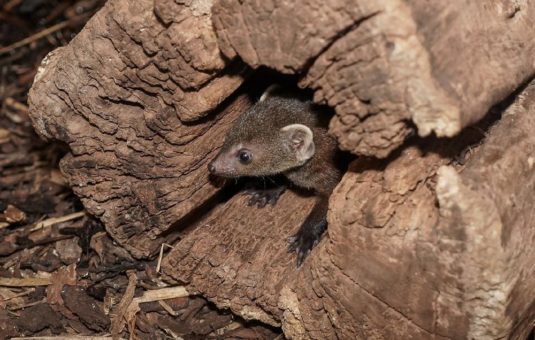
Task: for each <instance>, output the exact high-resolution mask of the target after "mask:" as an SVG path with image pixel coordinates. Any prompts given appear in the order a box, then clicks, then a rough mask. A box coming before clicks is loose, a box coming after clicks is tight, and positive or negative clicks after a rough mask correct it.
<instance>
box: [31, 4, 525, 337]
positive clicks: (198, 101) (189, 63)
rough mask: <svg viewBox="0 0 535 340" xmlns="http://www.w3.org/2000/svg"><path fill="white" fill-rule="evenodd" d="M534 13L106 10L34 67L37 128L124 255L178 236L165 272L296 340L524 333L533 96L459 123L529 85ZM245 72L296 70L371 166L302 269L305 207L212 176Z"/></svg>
mask: <svg viewBox="0 0 535 340" xmlns="http://www.w3.org/2000/svg"><path fill="white" fill-rule="evenodd" d="M534 17H535V6H531V5H530V4H529V3H528V2H518V1H515V2H508V1H490V2H477V3H474V4H472V3H471V4H466V3H464V2H461V1H452V2H444V3H442V2H441V3H438V2H437V3H430V2H424V1H416V0H415V1H401V0H389V1H382V2H378V3H377V2H369V1H367V2H365V1H357V2H345V1H342V0H337V1H328V2H314V1H312V0H309V1H303V0H299V1H292V2H290V1H288V2H286V1H272V2H266V1H257V2H252V1H235V0H221V1H217V2H214V4H213V5H212V3H211V2H210V1H201V0H190V1H178V0H175V1H172V0H161V1H157V2H154V3H153V1H151V0H136V1H134V0H110V1H108V3H107V4H106V6H105V7H104V8H103V9H102V10H101V11H100V12H99V13H98V14H97V15H96V16H95V17H94V18H93V19H92V20H91V21H90V22H89V23H88V25H87V26H86V28H85V29H84V30H83V31H82V32H81V33H80V34H79V35H78V36H77V37H76V38H75V39H74V40H73V41H72V42H71V43H70V44H69V45H68V46H66V47H63V48H61V49H58V50H56V51H55V52H54V53H53V54H51V55H49V57H48V58H47V60H45V61H44V62H43V65H42V67H41V69H40V71H39V73H38V75H37V76H36V81H35V84H34V86H33V88H32V90H31V93H30V109H31V116H32V120H33V123H34V126H35V128H36V130H37V131H38V132H39V133H40V134H41V135H42V136H44V137H46V138H49V139H53V140H60V141H62V142H64V143H66V144H67V145H68V146H69V148H70V153H69V154H68V155H67V156H66V157H65V158H64V159H63V160H62V162H61V169H62V171H63V172H64V174H65V176H66V178H67V179H68V181H69V183H70V185H71V186H72V188H73V190H74V192H75V193H76V194H77V195H78V196H80V197H81V199H82V202H83V203H84V205H85V207H86V208H87V210H88V211H89V212H91V213H92V214H94V215H96V216H98V217H99V218H100V219H101V220H102V221H103V222H104V224H105V225H106V229H107V231H108V232H109V233H110V235H111V236H112V237H113V238H114V239H115V240H116V241H117V242H118V243H119V244H121V245H122V246H124V247H125V248H126V249H128V250H129V251H130V252H131V253H132V254H133V255H134V256H136V257H138V258H146V257H150V256H151V255H153V254H154V253H155V252H156V251H157V250H158V249H159V248H160V245H161V244H162V243H163V242H170V243H173V246H174V249H173V250H172V251H171V252H170V253H169V254H168V255H167V256H166V257H165V259H164V261H163V271H164V273H165V274H166V275H168V276H169V278H172V279H174V280H177V281H180V282H181V283H184V284H186V285H187V287H188V290H190V291H197V292H199V293H201V294H203V295H204V296H206V297H207V298H209V299H210V300H211V301H213V302H214V303H215V304H216V305H217V306H219V307H222V308H229V309H231V310H232V311H233V312H234V313H236V314H238V315H241V316H242V317H244V318H246V319H251V320H259V321H261V322H264V323H266V324H270V325H272V326H275V327H282V329H283V330H284V332H285V335H286V336H287V337H289V338H294V339H302V338H313V339H335V338H341V339H353V338H357V339H381V338H415V339H429V338H437V339H440V338H451V339H461V338H467V339H468V338H476V339H480V338H503V337H510V338H516V339H522V338H523V337H525V336H526V335H527V333H528V332H529V330H530V328H531V327H533V325H534V322H535V321H534V320H535V303H533V301H534V300H535V291H534V287H535V265H534V263H535V250H534V249H533V247H532V243H533V242H534V241H535V227H534V226H533V225H532V224H531V223H530V221H531V220H532V219H533V218H535V208H533V207H534V205H533V192H534V189H535V188H534V187H535V175H534V171H533V167H534V164H535V137H534V134H533V133H532V131H533V130H534V129H535V118H534V117H535V84H532V85H529V86H527V87H526V88H525V89H524V90H523V91H522V93H521V94H520V95H519V96H518V99H517V100H516V102H515V103H514V104H513V105H512V106H511V107H510V108H508V109H507V110H506V111H505V113H504V114H503V117H501V119H500V120H499V121H498V123H497V124H496V125H495V126H493V127H492V128H490V129H489V124H491V122H492V121H493V120H497V119H498V117H497V116H498V115H497V114H489V115H487V116H486V117H485V119H484V120H483V121H481V122H480V123H478V125H477V126H476V127H467V126H468V125H469V124H472V123H474V122H476V121H479V120H480V119H481V118H482V117H484V116H485V113H487V112H488V110H489V108H490V107H491V106H492V105H494V104H495V103H497V102H498V101H500V100H501V99H503V98H504V97H505V96H507V95H509V94H510V93H511V92H513V90H514V89H515V88H517V87H518V86H519V85H520V84H522V83H523V82H525V81H526V80H527V79H528V78H529V77H530V76H531V75H532V74H533V69H534V67H535V64H534V63H533V61H532V56H533V55H534V53H533V52H535V47H534V46H535V39H533V38H534V37H535V34H534V33H535V31H534V30H535V28H534V25H533V22H532V20H533V19H532V18H534ZM260 66H268V67H271V68H274V69H275V70H277V71H279V72H281V73H286V74H296V75H297V78H298V83H299V85H300V86H302V87H306V88H310V89H313V90H314V99H315V100H316V101H318V102H322V103H327V104H328V105H330V106H332V107H333V108H334V109H335V111H336V115H335V116H334V118H333V119H332V121H331V126H330V130H331V132H332V133H333V135H334V136H336V138H337V139H338V141H339V142H340V145H341V147H342V148H344V149H346V150H349V151H351V152H353V153H356V154H359V155H368V156H376V158H372V157H361V158H358V159H356V160H354V161H353V162H352V163H351V166H350V168H349V170H348V171H347V173H346V174H345V176H344V178H343V179H342V181H341V183H340V184H339V185H338V187H337V188H336V190H335V192H334V193H333V195H332V196H331V198H330V203H329V209H330V210H329V215H328V220H329V227H328V232H327V235H326V236H325V237H324V238H323V239H322V241H321V242H320V244H319V245H318V246H317V247H316V248H315V249H314V250H313V252H312V253H311V255H310V256H309V257H308V258H307V260H306V262H305V264H304V265H303V266H302V267H301V268H300V269H297V268H296V267H295V256H294V255H293V254H289V253H288V252H287V242H286V239H287V237H288V236H290V235H292V234H293V233H294V232H295V231H296V230H297V229H298V228H299V226H300V224H301V223H302V222H303V221H304V219H305V218H306V216H307V214H308V213H309V212H310V210H311V209H312V205H313V199H312V198H311V197H306V196H301V195H299V194H297V193H294V192H291V191H290V192H286V193H285V194H284V195H283V196H282V197H281V199H280V201H279V202H278V204H277V205H276V206H274V207H271V206H268V207H266V208H264V209H257V208H255V207H247V205H246V198H245V197H244V196H243V195H240V194H236V195H234V196H233V197H231V198H230V199H228V200H226V201H225V199H224V197H223V196H224V195H218V193H220V188H221V186H220V185H219V184H217V182H215V181H214V180H213V179H212V178H210V176H209V175H208V171H207V167H206V164H207V162H208V161H210V160H211V159H212V158H213V157H214V156H215V153H216V152H217V150H218V148H219V147H220V146H221V144H222V142H223V139H224V136H225V133H226V131H227V130H228V129H229V127H230V126H231V124H232V122H233V121H234V119H235V118H236V117H237V116H239V115H240V114H241V113H242V112H244V111H245V110H246V109H247V108H249V107H250V105H252V103H251V99H250V96H249V95H248V93H249V92H250V91H249V90H250V87H251V86H253V85H255V84H254V81H251V80H250V79H249V78H248V77H249V76H250V75H251V74H253V73H254V71H253V69H255V68H258V67H260ZM245 81H249V82H248V83H245V85H244V86H242V87H241V88H240V86H241V85H242V84H244V82H245ZM256 85H257V84H256ZM265 85H267V84H265ZM463 128H464V129H463ZM416 130H417V132H418V133H419V134H420V135H421V136H427V135H429V134H430V133H431V132H435V133H436V134H438V135H440V136H453V135H456V136H455V137H454V138H448V139H436V138H434V137H425V138H424V137H419V138H413V139H411V140H410V141H406V139H407V137H408V136H410V135H412V134H413V132H415V131H416ZM403 143H404V144H403ZM402 144H403V145H402ZM400 145H402V146H401V147H400ZM177 238H180V240H179V241H177Z"/></svg>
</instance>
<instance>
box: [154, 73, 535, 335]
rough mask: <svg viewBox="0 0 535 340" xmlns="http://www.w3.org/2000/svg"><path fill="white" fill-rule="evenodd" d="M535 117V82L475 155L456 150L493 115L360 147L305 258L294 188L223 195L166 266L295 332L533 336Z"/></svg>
mask: <svg viewBox="0 0 535 340" xmlns="http://www.w3.org/2000/svg"><path fill="white" fill-rule="evenodd" d="M534 128H535V83H534V84H533V85H532V86H530V87H529V88H528V89H527V90H526V91H525V92H524V93H523V94H522V95H521V99H520V100H519V101H518V102H517V103H515V104H514V105H513V107H511V108H510V109H508V110H507V111H506V113H505V114H504V117H503V119H502V120H501V121H500V122H499V123H498V124H497V125H496V126H495V127H493V128H492V129H491V130H490V132H489V133H488V136H487V138H486V139H485V140H484V142H483V144H482V145H481V146H477V147H476V146H473V148H471V149H470V150H471V151H469V152H466V157H468V161H467V163H466V165H465V166H461V165H460V164H458V163H455V162H454V161H453V159H455V158H456V155H458V154H464V152H461V150H462V149H463V148H464V147H465V146H466V145H473V144H474V143H476V142H477V140H478V139H480V138H481V137H482V133H483V132H482V130H480V129H469V130H468V131H466V132H465V133H463V134H462V135H460V136H459V137H457V138H455V139H453V140H451V141H449V142H444V141H439V140H434V141H433V140H426V141H425V143H422V144H421V145H412V146H409V147H407V148H406V149H404V150H403V151H401V152H400V153H399V154H397V155H393V156H391V157H390V158H389V159H386V160H383V161H377V160H368V159H360V160H357V161H355V162H354V163H353V164H352V166H351V168H350V170H349V171H348V173H347V174H346V175H345V177H344V179H343V180H342V182H341V184H340V185H339V186H338V188H337V189H336V191H335V193H334V194H333V196H332V197H331V200H330V203H331V210H330V213H329V230H328V237H325V238H324V239H323V240H322V242H321V243H320V245H319V246H318V247H317V248H316V249H315V250H314V254H313V255H312V256H311V257H310V258H309V259H308V260H307V262H306V263H305V264H304V266H303V268H301V269H299V270H295V269H293V268H292V265H293V263H292V262H291V261H289V260H288V255H287V254H284V239H285V236H287V235H288V234H290V233H291V230H292V229H293V228H294V227H296V226H297V225H298V221H299V219H302V216H301V214H303V211H302V209H300V208H299V207H300V206H301V202H299V201H296V200H295V198H294V196H293V194H285V195H284V196H283V200H282V202H280V205H278V206H277V207H275V208H270V209H268V210H267V211H266V210H264V211H256V210H255V208H245V207H243V206H244V205H245V202H244V200H243V199H241V198H237V199H235V200H232V201H230V202H228V203H226V204H225V205H224V206H222V207H220V208H218V210H217V211H214V212H213V214H210V216H207V217H206V219H205V220H204V221H202V222H200V223H199V224H198V225H197V226H196V229H195V231H194V232H193V233H192V234H190V235H188V237H187V238H186V239H185V240H182V241H181V242H180V243H178V244H177V245H176V247H175V249H174V250H173V251H172V252H171V253H170V255H169V256H168V257H167V259H166V263H165V265H164V268H165V271H166V273H168V274H170V275H171V276H173V277H174V278H175V279H177V280H180V281H183V282H186V283H187V284H189V285H191V286H192V287H194V289H196V290H198V291H200V292H201V293H203V294H204V295H206V296H208V297H209V298H210V299H211V300H212V301H214V302H215V303H216V304H218V305H220V306H222V307H228V308H230V309H231V310H233V311H234V312H236V313H238V314H240V315H242V316H243V317H245V318H252V319H256V320H262V321H263V322H266V323H270V324H272V325H279V324H280V325H281V326H282V327H283V329H284V331H285V334H286V335H287V336H288V337H290V338H295V339H301V338H315V339H335V338H338V339H355V338H357V339H383V338H384V339H407V338H411V339H429V338H432V337H433V338H436V339H486V338H489V339H491V338H492V339H496V338H503V337H505V338H509V337H511V338H517V339H523V338H524V337H525V336H527V334H528V333H529V331H530V329H531V328H532V327H533V323H534V318H533V313H534V312H535V305H534V304H533V301H534V298H535V291H534V290H533V287H535V249H534V248H533V246H532V243H533V240H535V227H534V226H533V224H532V223H531V221H532V219H533V218H534V217H535V208H534V207H533V204H532V203H533V192H534V189H535V171H534V166H535V135H533V133H531V131H533V129H534ZM288 196H289V197H288ZM437 203H438V205H437ZM293 211H295V212H297V213H298V216H297V217H295V216H292V215H290V213H291V212H293ZM288 216H292V217H295V218H297V220H295V219H293V218H292V219H288V218H289V217H288ZM303 216H304V215H303ZM281 221H287V224H286V223H282V222H281Z"/></svg>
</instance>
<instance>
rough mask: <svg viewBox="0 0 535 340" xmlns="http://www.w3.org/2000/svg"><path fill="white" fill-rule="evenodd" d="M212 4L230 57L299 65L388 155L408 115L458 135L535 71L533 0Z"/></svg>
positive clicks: (359, 148) (307, 82) (291, 69)
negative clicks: (534, 55)
mask: <svg viewBox="0 0 535 340" xmlns="http://www.w3.org/2000/svg"><path fill="white" fill-rule="evenodd" d="M213 13H214V18H213V21H214V25H215V27H216V29H217V34H218V37H219V40H220V47H221V48H222V51H223V52H224V53H225V54H226V55H227V56H228V57H230V58H234V57H236V56H239V57H240V58H241V59H242V60H244V61H245V62H246V63H247V64H249V65H251V66H252V67H258V66H261V65H266V66H269V67H272V68H274V69H276V70H278V71H280V72H284V73H290V74H299V75H300V76H301V85H302V86H306V87H308V88H312V89H314V90H315V100H316V101H318V102H325V103H328V104H329V105H330V106H332V107H334V108H335V110H336V113H337V115H336V117H335V118H334V119H333V120H332V123H331V132H332V133H333V134H334V135H335V136H336V137H337V138H338V141H339V142H340V145H341V146H342V148H344V149H346V150H349V151H351V152H353V153H355V154H362V155H371V156H377V157H386V156H387V155H388V154H389V153H390V152H391V151H392V150H394V149H395V148H397V147H398V146H399V145H400V144H401V143H403V141H404V140H405V139H406V137H407V136H409V135H410V134H412V132H413V128H412V125H411V123H410V121H411V120H412V122H414V124H416V127H417V130H418V133H419V135H420V136H427V135H429V134H430V133H431V132H435V133H436V134H437V135H438V136H453V135H455V134H457V133H458V132H459V131H460V129H461V128H462V127H464V126H467V125H468V124H471V123H474V122H475V121H477V120H479V119H480V118H481V117H483V115H484V114H485V113H486V112H487V110H488V108H489V106H491V105H492V104H494V103H496V102H497V101H499V100H500V99H502V98H504V97H505V96H507V95H508V94H509V93H511V92H512V90H513V89H515V88H516V87H517V86H518V85H519V84H521V83H522V82H524V81H526V80H527V79H528V78H529V77H530V76H531V75H532V74H533V73H534V71H535V64H534V63H533V62H532V56H533V54H534V52H535V39H533V38H534V37H535V19H534V18H535V6H534V4H533V3H532V1H508V0H493V1H474V2H470V3H466V1H461V0H456V1H435V2H429V1H419V0H415V1H401V0H388V1H349V0H336V1H327V2H325V1H316V0H299V1H286V0H274V1H239V0H221V1H219V2H217V3H215V5H214V8H213Z"/></svg>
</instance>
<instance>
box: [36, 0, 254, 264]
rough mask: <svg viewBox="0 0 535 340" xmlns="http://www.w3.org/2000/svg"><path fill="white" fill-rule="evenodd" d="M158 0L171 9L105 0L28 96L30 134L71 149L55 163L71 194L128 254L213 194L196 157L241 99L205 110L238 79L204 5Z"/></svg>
mask: <svg viewBox="0 0 535 340" xmlns="http://www.w3.org/2000/svg"><path fill="white" fill-rule="evenodd" d="M164 6H166V7H165V9H164V8H163V7H164ZM203 6H204V7H203ZM206 6H208V7H206ZM158 9H159V10H160V12H162V13H163V12H165V13H167V14H169V13H173V15H172V16H169V17H161V18H157V17H156V16H155V14H154V8H153V1H152V0H143V1H137V0H136V1H133V0H132V1H116V0H113V1H109V2H108V3H107V5H106V6H105V7H104V8H103V9H102V10H101V11H100V12H99V13H98V14H97V15H96V16H95V17H94V18H92V20H91V21H90V22H89V24H88V25H87V26H86V28H85V29H84V30H83V31H82V32H81V33H80V34H79V35H78V36H77V37H76V38H75V39H74V40H73V41H72V43H71V44H69V45H68V46H66V47H64V48H61V49H59V50H56V51H55V52H53V54H52V55H49V57H48V60H46V61H45V62H44V63H43V66H42V68H41V70H40V73H39V74H38V76H37V77H36V82H35V84H34V86H33V88H32V91H31V93H30V108H31V115H32V119H33V122H34V125H35V127H36V129H37V131H38V132H39V133H40V134H41V135H43V136H44V137H46V138H51V139H58V140H61V141H63V142H65V143H67V144H68V145H69V147H70V149H71V151H72V154H70V155H68V156H67V157H65V159H63V161H62V164H61V168H62V171H63V172H64V173H65V175H66V177H67V179H68V180H69V183H70V185H71V186H72V187H73V189H74V191H75V193H76V194H77V195H79V196H80V197H81V198H82V201H83V202H84V204H85V206H86V208H87V209H88V210H89V211H90V212H91V213H92V214H94V215H96V216H99V217H100V218H101V219H102V221H104V223H105V225H106V227H107V230H108V231H109V232H110V233H111V235H112V236H113V237H114V238H115V239H116V240H117V241H119V242H120V243H121V244H123V245H124V246H126V247H127V249H128V250H130V251H131V252H132V253H133V254H134V255H135V256H138V257H140V256H147V255H149V254H150V253H151V252H153V251H154V250H155V249H157V248H158V247H159V245H160V244H161V243H162V242H163V241H164V239H162V238H160V237H159V235H160V234H161V233H162V232H164V231H166V230H167V229H168V228H169V227H170V226H171V225H172V224H173V223H174V222H176V221H177V220H179V219H181V218H182V217H184V216H186V215H187V214H188V213H189V212H191V211H192V210H193V209H195V208H197V207H198V206H200V205H201V204H202V203H203V202H205V201H206V200H207V199H208V198H210V197H211V196H212V195H213V194H214V193H215V192H216V190H217V188H216V187H215V186H214V185H213V184H212V183H211V182H210V181H209V180H208V174H207V172H206V171H205V168H206V162H207V161H208V160H209V159H210V158H211V157H213V155H214V153H213V151H214V150H215V149H216V148H217V147H218V146H219V145H220V144H221V143H222V140H223V137H224V135H225V132H226V129H227V128H228V127H229V124H230V123H231V122H232V120H233V119H234V118H236V116H237V115H238V114H239V113H240V112H242V111H243V110H244V109H246V108H247V107H248V105H249V101H248V99H247V98H246V97H232V98H230V99H229V100H227V102H226V103H224V104H222V105H220V106H219V109H218V110H217V112H213V113H212V114H210V116H208V117H207V116H206V115H207V114H208V113H209V111H210V110H213V109H214V108H215V107H217V106H218V104H220V103H221V102H223V100H225V99H226V98H228V97H229V96H230V94H231V93H232V92H233V91H234V90H235V89H236V88H237V87H238V86H239V85H240V84H241V83H242V81H243V78H242V77H241V76H240V75H239V73H237V67H236V66H234V65H229V64H227V63H226V62H225V60H224V59H222V57H221V55H220V53H219V49H218V46H217V41H216V38H215V34H214V32H213V29H212V26H211V21H210V11H209V9H210V6H209V4H208V3H206V2H192V3H191V4H188V5H179V4H176V3H174V2H171V1H168V2H164V3H160V4H159V7H158ZM157 12H158V11H157ZM164 23H165V25H164ZM190 27H195V28H196V29H195V30H189V28H190ZM195 119H196V121H194V122H189V121H191V120H195Z"/></svg>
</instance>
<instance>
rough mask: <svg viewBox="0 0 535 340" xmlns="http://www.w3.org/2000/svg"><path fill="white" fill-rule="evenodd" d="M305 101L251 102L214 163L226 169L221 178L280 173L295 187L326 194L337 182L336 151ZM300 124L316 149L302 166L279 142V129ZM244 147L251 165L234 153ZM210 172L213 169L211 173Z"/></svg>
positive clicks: (322, 119) (275, 99) (319, 114)
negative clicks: (310, 135) (249, 155)
mask: <svg viewBox="0 0 535 340" xmlns="http://www.w3.org/2000/svg"><path fill="white" fill-rule="evenodd" d="M322 114H323V112H321V111H320V110H318V108H317V107H316V106H315V105H313V104H312V103H311V102H305V101H300V100H298V99H295V98H284V97H277V96H272V97H268V98H266V99H265V100H264V101H262V102H259V103H257V104H256V105H255V106H253V107H252V108H251V109H250V110H249V111H247V112H245V113H244V114H243V115H242V116H241V117H240V118H238V120H237V121H236V122H235V124H234V126H233V127H232V128H231V129H230V131H229V132H228V134H227V137H226V139H225V143H224V145H223V147H222V148H221V150H220V152H219V155H218V156H217V157H216V159H215V160H214V163H217V162H219V163H220V164H224V165H226V169H227V170H228V172H226V173H219V175H222V176H225V177H242V176H270V175H278V174H284V175H285V176H286V177H287V178H288V179H289V180H290V181H291V182H292V183H293V184H295V185H296V186H298V187H301V188H305V189H311V190H314V191H316V192H317V193H318V194H323V195H329V194H330V192H331V191H332V190H333V189H334V187H335V186H336V184H337V183H338V182H339V180H340V178H341V175H342V173H341V171H340V169H339V163H340V161H339V158H340V157H339V151H338V148H337V146H336V142H335V140H334V139H333V138H332V137H331V136H330V135H329V134H328V133H327V127H326V126H325V125H326V124H325V123H323V124H322V122H325V121H326V119H325V118H326V117H324V116H322ZM290 124H303V125H306V126H308V127H309V128H310V129H311V130H312V132H313V135H314V137H313V140H314V145H315V148H316V151H315V153H314V156H312V158H311V159H309V160H308V161H307V162H306V163H305V164H304V165H303V164H300V163H299V162H298V161H297V160H296V159H295V156H294V155H293V153H292V152H291V151H290V150H288V149H287V148H285V147H284V145H283V143H282V142H281V138H282V136H281V133H280V129H282V128H283V127H285V126H288V125H290ZM242 148H247V149H249V150H251V151H252V152H253V157H254V159H253V161H252V162H251V163H250V164H246V165H243V164H241V163H240V162H239V160H238V159H237V156H236V152H237V151H238V150H239V149H242ZM216 174H218V173H217V171H216Z"/></svg>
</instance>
